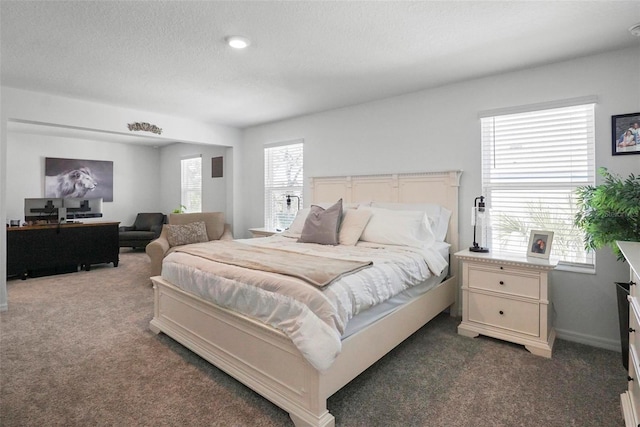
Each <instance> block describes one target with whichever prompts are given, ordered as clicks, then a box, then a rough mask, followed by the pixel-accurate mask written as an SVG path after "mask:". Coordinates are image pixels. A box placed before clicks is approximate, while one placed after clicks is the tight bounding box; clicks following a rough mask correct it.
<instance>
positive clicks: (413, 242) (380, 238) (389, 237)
mask: <svg viewBox="0 0 640 427" xmlns="http://www.w3.org/2000/svg"><path fill="white" fill-rule="evenodd" d="M358 209H363V210H370V211H371V213H372V216H371V219H369V223H368V224H367V226H366V227H365V228H364V231H363V232H362V236H360V240H364V241H365V242H372V243H381V244H386V245H402V246H411V247H416V248H420V247H423V246H430V245H432V244H433V243H434V242H435V236H434V234H433V231H431V225H430V224H429V219H428V217H427V214H425V213H424V212H422V211H398V210H392V209H382V208H374V207H371V208H367V207H361V208H358Z"/></svg>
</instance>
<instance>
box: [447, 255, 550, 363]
mask: <svg viewBox="0 0 640 427" xmlns="http://www.w3.org/2000/svg"><path fill="white" fill-rule="evenodd" d="M455 256H456V257H457V258H458V259H459V260H460V261H461V263H462V323H461V324H460V325H459V326H458V333H459V334H460V335H464V336H468V337H476V336H478V335H480V334H481V335H486V336H490V337H493V338H498V339H501V340H505V341H510V342H513V343H517V344H521V345H524V346H525V347H526V349H527V350H529V351H530V352H531V353H533V354H536V355H538V356H544V357H548V358H550V357H551V353H552V351H553V343H554V341H555V338H556V333H555V330H554V329H553V324H552V323H553V322H552V319H551V313H552V311H553V310H552V308H551V302H550V300H551V298H550V292H549V291H550V289H549V279H548V272H549V271H550V270H552V269H553V268H555V264H554V263H552V262H549V261H548V260H545V259H539V258H527V257H525V256H524V255H523V256H522V257H517V256H510V255H504V254H494V253H477V252H470V251H469V250H464V251H460V252H458V253H456V254H455Z"/></svg>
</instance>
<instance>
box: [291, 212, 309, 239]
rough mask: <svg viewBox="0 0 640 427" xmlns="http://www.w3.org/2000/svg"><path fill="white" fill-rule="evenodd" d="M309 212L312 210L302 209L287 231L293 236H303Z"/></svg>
mask: <svg viewBox="0 0 640 427" xmlns="http://www.w3.org/2000/svg"><path fill="white" fill-rule="evenodd" d="M309 210H310V208H304V209H300V210H299V211H298V213H296V217H295V218H294V219H293V222H292V223H291V225H290V226H289V228H288V229H287V230H286V231H287V232H289V233H292V234H301V233H302V229H303V228H304V222H305V221H306V220H307V215H309Z"/></svg>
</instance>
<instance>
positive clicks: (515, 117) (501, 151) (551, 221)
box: [481, 103, 595, 264]
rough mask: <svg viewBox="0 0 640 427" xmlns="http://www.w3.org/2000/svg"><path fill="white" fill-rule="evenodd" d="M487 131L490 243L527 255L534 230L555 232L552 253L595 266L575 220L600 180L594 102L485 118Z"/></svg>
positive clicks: (484, 149) (485, 187)
mask: <svg viewBox="0 0 640 427" xmlns="http://www.w3.org/2000/svg"><path fill="white" fill-rule="evenodd" d="M481 132H482V135H481V139H482V182H483V195H484V196H485V197H486V198H487V207H488V208H489V212H490V228H489V230H488V231H489V233H488V234H489V242H488V243H489V244H488V246H489V247H490V248H492V249H493V250H500V251H504V252H512V253H518V254H526V247H527V244H528V240H529V233H530V231H531V230H546V231H553V232H554V239H553V243H552V247H551V256H552V257H559V258H560V259H561V260H564V261H567V262H571V263H578V264H593V256H592V254H590V253H587V252H586V251H585V249H584V243H583V234H582V232H581V231H579V230H578V229H577V228H575V226H574V225H573V219H574V215H575V212H576V195H575V189H576V187H578V186H583V185H593V184H594V182H595V155H594V145H595V136H594V133H595V132H594V104H593V103H589V104H583V105H574V106H569V107H562V108H548V109H539V110H536V111H528V112H519V113H517V114H505V115H495V116H491V117H483V118H482V119H481Z"/></svg>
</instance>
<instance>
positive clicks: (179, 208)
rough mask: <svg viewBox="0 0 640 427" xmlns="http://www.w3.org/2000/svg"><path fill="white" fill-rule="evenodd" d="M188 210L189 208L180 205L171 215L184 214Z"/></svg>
mask: <svg viewBox="0 0 640 427" xmlns="http://www.w3.org/2000/svg"><path fill="white" fill-rule="evenodd" d="M186 210H187V207H186V206H185V205H180V206H178V207H177V208H175V209H174V210H173V212H171V213H184V212H185V211H186Z"/></svg>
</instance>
